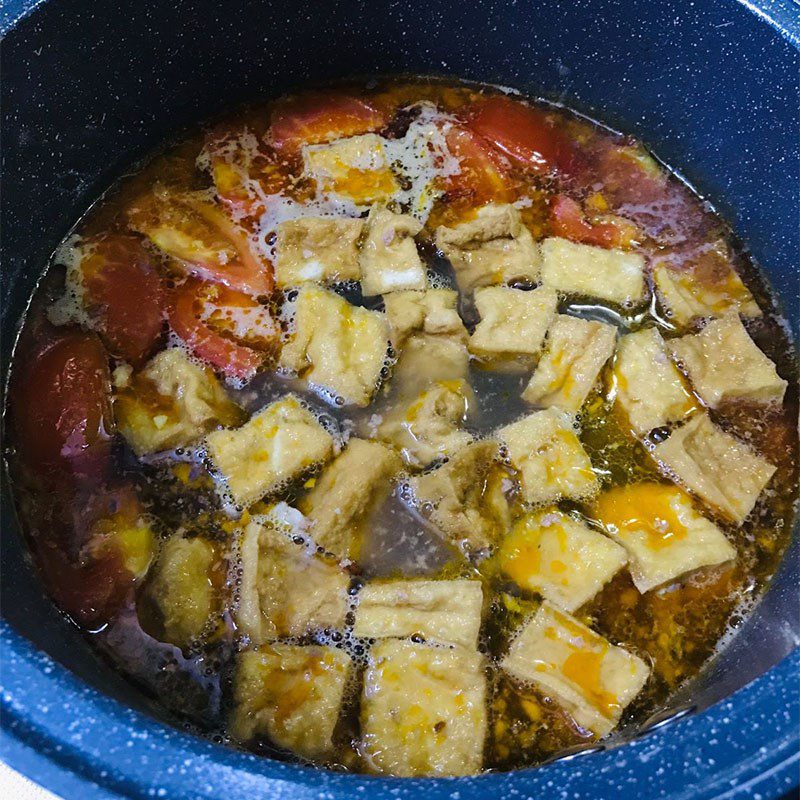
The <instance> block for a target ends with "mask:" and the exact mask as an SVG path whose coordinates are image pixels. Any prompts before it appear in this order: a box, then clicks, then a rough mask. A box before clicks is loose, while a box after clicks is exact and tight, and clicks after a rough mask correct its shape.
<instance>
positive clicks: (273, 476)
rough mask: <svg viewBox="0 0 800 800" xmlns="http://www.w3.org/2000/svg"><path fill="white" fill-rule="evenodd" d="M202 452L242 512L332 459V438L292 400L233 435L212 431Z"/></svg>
mask: <svg viewBox="0 0 800 800" xmlns="http://www.w3.org/2000/svg"><path fill="white" fill-rule="evenodd" d="M206 450H207V452H208V455H209V456H210V458H211V461H212V462H213V464H214V467H215V468H216V469H217V470H218V471H219V473H220V474H221V476H222V477H223V478H224V480H225V484H226V485H227V488H228V491H229V492H230V495H231V497H232V499H233V501H234V503H236V504H237V505H239V506H242V507H243V508H246V507H248V506H251V505H252V504H253V503H255V502H256V501H257V500H260V499H261V498H262V497H264V496H265V495H268V494H270V493H271V492H274V491H276V490H277V489H279V488H281V487H282V486H285V485H286V483H287V481H291V480H293V479H295V478H297V477H299V476H300V475H302V474H303V473H305V472H307V471H308V470H309V469H310V468H312V467H314V466H316V465H319V464H322V463H324V462H325V461H327V460H328V459H329V458H330V457H331V456H332V455H333V437H332V436H331V435H330V434H329V433H328V432H327V431H326V430H325V428H323V427H322V425H320V424H319V422H318V421H317V418H316V417H315V416H314V415H313V414H312V413H311V412H310V411H309V410H308V409H307V408H305V407H304V406H303V405H301V403H300V401H299V400H298V399H297V398H296V397H294V396H293V395H288V396H287V397H284V398H282V399H281V400H277V401H276V402H274V403H272V404H271V405H269V406H267V407H266V408H265V409H264V410H263V411H260V412H259V413H258V414H256V415H255V416H254V417H252V418H251V419H250V421H249V422H246V423H245V424H244V425H242V427H241V428H235V429H233V430H227V429H226V430H220V431H213V432H211V433H210V434H208V436H207V437H206Z"/></svg>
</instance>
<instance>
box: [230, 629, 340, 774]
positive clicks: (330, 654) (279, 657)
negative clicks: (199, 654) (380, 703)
mask: <svg viewBox="0 0 800 800" xmlns="http://www.w3.org/2000/svg"><path fill="white" fill-rule="evenodd" d="M349 671H350V658H349V657H348V656H347V654H346V653H344V652H342V651H341V650H337V649H335V648H333V647H321V646H318V645H309V646H306V647H300V646H297V645H290V644H281V643H277V642H276V643H274V644H270V645H263V646H262V647H261V648H259V649H258V650H248V651H246V652H244V653H241V654H240V655H239V657H238V658H237V667H236V677H235V683H234V700H235V704H236V705H235V708H234V711H233V714H232V717H231V725H230V730H231V735H232V736H233V737H234V738H235V739H238V740H239V741H242V742H247V741H249V740H250V739H252V738H253V737H254V736H266V737H267V738H268V739H269V740H270V741H271V742H272V743H273V744H275V745H277V746H278V747H282V748H284V749H286V750H290V751H291V752H293V753H296V754H297V755H299V756H302V757H304V758H311V759H313V758H321V759H324V758H327V757H330V756H331V755H333V749H334V746H333V732H334V729H335V727H336V723H337V721H338V719H339V713H340V709H341V705H342V698H343V696H344V692H345V688H346V686H347V680H348V675H349Z"/></svg>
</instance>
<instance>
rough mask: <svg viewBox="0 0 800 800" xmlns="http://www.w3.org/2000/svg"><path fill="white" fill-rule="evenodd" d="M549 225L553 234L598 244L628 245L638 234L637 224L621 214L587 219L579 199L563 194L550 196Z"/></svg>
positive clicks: (574, 240)
mask: <svg viewBox="0 0 800 800" xmlns="http://www.w3.org/2000/svg"><path fill="white" fill-rule="evenodd" d="M550 225H551V227H552V232H553V234H554V235H555V236H562V237H563V238H565V239H570V240H571V241H573V242H580V243H581V244H592V245H596V246H598V247H628V246H630V245H631V244H632V243H633V242H634V241H636V240H637V239H638V238H640V232H639V229H638V228H637V226H636V225H634V224H633V223H632V222H630V221H629V220H626V219H623V218H622V217H606V218H605V219H601V220H598V221H595V222H589V221H587V220H586V218H585V217H584V215H583V209H582V208H581V206H580V203H578V202H577V201H576V200H573V199H572V198H571V197H566V196H565V195H562V194H559V195H556V196H555V197H552V198H551V199H550Z"/></svg>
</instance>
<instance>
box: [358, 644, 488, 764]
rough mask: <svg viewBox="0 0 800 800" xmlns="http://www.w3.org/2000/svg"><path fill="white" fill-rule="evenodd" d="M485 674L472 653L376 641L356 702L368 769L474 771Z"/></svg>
mask: <svg viewBox="0 0 800 800" xmlns="http://www.w3.org/2000/svg"><path fill="white" fill-rule="evenodd" d="M484 670H485V663H484V659H483V656H481V655H480V653H478V652H476V651H475V650H467V649H465V648H462V647H458V648H442V647H430V646H426V645H422V644H415V643H413V642H409V641H400V640H396V639H385V640H383V641H380V642H378V643H377V644H376V645H375V646H374V647H373V648H372V651H371V653H370V659H369V666H368V667H367V671H366V674H365V676H364V692H363V695H362V698H361V731H362V747H363V752H364V756H365V758H366V760H367V764H368V765H369V767H370V769H371V770H372V771H374V772H378V773H383V774H391V775H399V776H402V777H444V776H448V775H469V774H471V773H474V772H477V771H478V770H479V769H480V768H481V766H482V764H483V747H484V739H485V737H486V725H487V721H486V677H485V674H484Z"/></svg>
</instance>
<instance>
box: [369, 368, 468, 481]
mask: <svg viewBox="0 0 800 800" xmlns="http://www.w3.org/2000/svg"><path fill="white" fill-rule="evenodd" d="M472 402H474V396H473V393H472V389H471V388H470V387H469V385H468V384H467V383H465V382H464V381H461V380H455V381H437V382H436V383H434V384H433V386H431V388H430V389H428V390H427V391H425V392H423V393H422V394H421V395H420V396H419V397H417V398H416V400H414V401H413V402H412V403H410V404H408V405H405V404H401V405H400V406H399V407H396V408H394V409H392V410H389V411H388V412H386V413H385V414H384V415H383V422H382V423H381V424H380V426H379V427H378V430H377V437H378V438H379V439H381V440H382V441H385V442H388V443H389V444H392V445H393V446H394V447H396V448H397V449H398V450H399V451H400V454H401V456H402V457H403V461H404V462H405V463H406V464H407V465H408V466H409V467H412V468H415V469H419V468H422V467H426V466H428V464H430V463H431V462H432V461H434V460H436V459H437V458H442V457H447V456H451V455H453V454H454V453H455V452H456V451H457V450H460V449H461V448H462V447H464V446H466V445H468V444H469V443H470V442H471V441H472V434H470V433H468V432H467V431H465V430H463V427H462V426H463V425H464V422H465V421H466V419H467V416H468V414H469V411H470V404H471V403H472Z"/></svg>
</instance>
